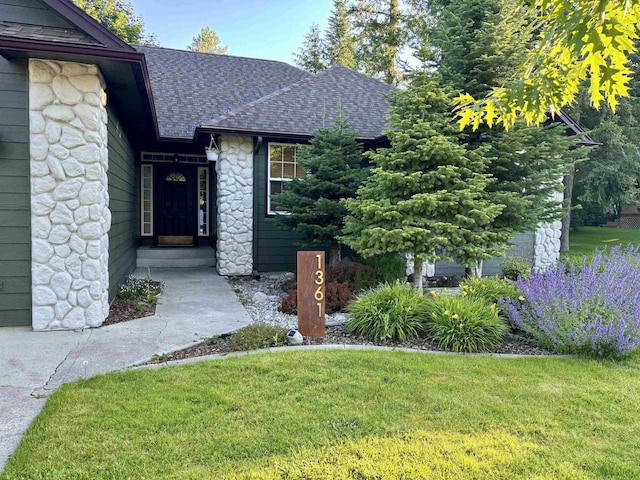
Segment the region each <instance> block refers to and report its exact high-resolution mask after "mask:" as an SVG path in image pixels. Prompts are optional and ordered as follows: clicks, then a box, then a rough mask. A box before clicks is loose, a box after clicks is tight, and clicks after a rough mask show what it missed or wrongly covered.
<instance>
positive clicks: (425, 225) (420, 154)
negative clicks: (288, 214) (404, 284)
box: [343, 72, 506, 288]
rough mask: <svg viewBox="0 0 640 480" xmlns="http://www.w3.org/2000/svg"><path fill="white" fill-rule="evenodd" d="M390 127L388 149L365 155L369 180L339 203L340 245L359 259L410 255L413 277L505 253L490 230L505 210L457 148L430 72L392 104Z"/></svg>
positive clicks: (446, 104) (478, 159)
mask: <svg viewBox="0 0 640 480" xmlns="http://www.w3.org/2000/svg"><path fill="white" fill-rule="evenodd" d="M388 127H389V128H388V129H387V130H386V131H385V132H384V134H385V135H386V136H387V137H388V138H389V140H390V142H391V147H390V148H381V149H378V150H376V151H375V152H367V154H366V155H367V156H368V157H369V159H370V160H371V161H372V162H373V163H374V164H375V168H374V169H373V171H372V175H371V177H369V179H368V180H367V181H366V182H365V183H364V185H363V186H362V187H361V188H360V189H359V190H358V196H357V198H356V199H350V200H347V201H345V204H346V206H347V208H348V210H349V213H350V215H349V216H348V217H347V218H346V220H345V235H344V237H343V239H344V242H345V243H346V244H347V245H349V246H351V247H352V248H354V249H355V250H356V251H357V252H359V253H361V254H362V255H363V256H365V257H369V256H374V255H381V254H385V253H392V252H398V253H401V252H406V253H411V254H413V257H414V259H415V271H417V272H419V271H421V269H422V263H423V262H424V261H425V260H429V261H435V260H437V259H442V258H454V257H455V256H458V255H464V256H465V257H466V258H468V259H469V260H470V262H474V263H476V262H479V261H481V260H483V259H485V258H489V257H490V256H492V255H493V254H496V253H499V252H501V251H503V247H502V245H503V244H504V242H505V240H506V238H505V236H504V234H503V233H501V232H494V231H493V230H491V228H490V226H491V223H492V221H493V220H494V219H495V218H496V217H497V216H498V215H499V214H500V212H501V211H502V209H503V206H502V205H500V204H496V203H493V202H492V201H491V199H490V198H489V197H488V195H487V194H486V188H487V186H488V185H489V184H490V183H491V179H490V178H489V176H488V175H486V174H485V173H484V170H485V164H484V162H483V158H482V156H481V155H479V154H478V153H479V152H474V151H467V150H466V149H465V147H464V146H463V145H461V144H460V142H459V132H458V129H457V126H456V125H455V124H454V123H453V117H452V115H451V99H450V97H449V95H448V94H447V93H446V92H445V91H444V90H442V89H441V88H439V87H438V86H437V84H436V81H435V80H434V79H433V78H432V77H431V76H430V75H429V74H428V73H426V72H421V73H419V74H418V75H416V76H415V77H414V78H413V80H412V82H411V84H410V85H409V87H408V88H407V89H406V90H400V91H397V92H396V93H395V94H394V95H393V96H392V97H391V109H390V114H389V117H388ZM414 284H415V285H416V286H417V287H419V288H422V277H421V276H420V275H415V276H414Z"/></svg>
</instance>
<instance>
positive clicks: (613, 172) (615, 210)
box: [566, 41, 640, 247]
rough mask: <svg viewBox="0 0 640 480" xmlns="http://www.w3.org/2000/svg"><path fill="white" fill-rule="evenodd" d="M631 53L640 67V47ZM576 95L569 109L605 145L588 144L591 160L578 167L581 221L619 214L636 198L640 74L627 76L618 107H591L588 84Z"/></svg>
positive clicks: (575, 200)
mask: <svg viewBox="0 0 640 480" xmlns="http://www.w3.org/2000/svg"><path fill="white" fill-rule="evenodd" d="M638 47H640V42H638V41H637V42H636V49H637V48H638ZM630 58H631V62H632V64H633V65H634V66H635V67H640V54H639V53H637V52H636V53H633V54H631V55H630ZM636 70H637V68H636ZM577 98H578V101H577V102H576V104H575V105H574V106H572V108H571V110H570V112H571V114H572V115H573V116H574V118H575V119H576V120H578V121H579V122H580V123H581V124H582V125H584V126H585V128H587V129H589V130H590V135H591V137H592V138H593V139H594V140H596V141H598V142H600V143H601V146H599V147H597V148H591V149H589V152H588V153H589V158H588V160H587V161H585V162H584V163H581V164H580V165H579V166H578V167H577V168H576V172H575V187H574V190H573V196H572V197H573V198H572V206H573V207H574V208H576V209H578V210H576V212H575V216H576V220H577V222H576V223H577V224H585V223H593V222H598V223H599V222H600V221H601V220H602V217H603V215H604V214H605V213H609V214H611V215H612V216H613V217H614V218H617V217H618V216H619V214H620V209H621V207H622V205H623V204H625V203H627V202H628V203H633V202H636V201H638V195H637V194H638V188H639V187H640V175H639V174H638V170H639V169H640V149H639V147H638V145H640V78H638V77H637V76H635V77H633V78H632V79H631V80H630V81H629V96H628V97H625V98H622V99H621V100H620V104H619V105H618V108H617V109H616V112H615V113H614V112H613V111H611V109H610V108H608V107H606V106H605V107H603V108H601V109H600V110H596V109H595V108H593V106H592V105H591V102H590V94H589V85H588V84H585V85H582V86H581V88H580V92H579V93H578V96H577ZM566 247H568V245H566Z"/></svg>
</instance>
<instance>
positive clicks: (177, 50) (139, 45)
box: [130, 43, 304, 72]
mask: <svg viewBox="0 0 640 480" xmlns="http://www.w3.org/2000/svg"><path fill="white" fill-rule="evenodd" d="M130 45H132V46H133V47H134V48H136V50H138V49H137V47H143V48H155V49H157V50H171V51H173V52H182V53H192V54H196V55H211V56H215V57H229V58H241V59H244V60H257V61H259V62H269V63H280V64H282V65H286V66H288V67H291V68H295V69H297V70H300V71H302V72H304V70H302V69H301V68H298V67H296V66H295V65H291V64H290V63H287V62H284V61H282V60H270V59H268V58H256V57H247V56H244V55H229V54H227V53H207V52H196V51H193V50H185V49H182V48H174V47H163V46H160V45H144V44H141V43H131V44H130Z"/></svg>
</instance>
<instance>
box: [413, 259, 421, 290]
mask: <svg viewBox="0 0 640 480" xmlns="http://www.w3.org/2000/svg"><path fill="white" fill-rule="evenodd" d="M422 263H423V260H422V257H419V256H417V255H414V256H413V286H414V287H415V288H416V289H417V290H419V291H420V293H422V292H423V288H422Z"/></svg>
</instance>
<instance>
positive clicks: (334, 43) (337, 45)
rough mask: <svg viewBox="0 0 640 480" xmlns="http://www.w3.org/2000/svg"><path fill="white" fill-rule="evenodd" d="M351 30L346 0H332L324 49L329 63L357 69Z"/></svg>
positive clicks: (355, 51) (354, 41)
mask: <svg viewBox="0 0 640 480" xmlns="http://www.w3.org/2000/svg"><path fill="white" fill-rule="evenodd" d="M352 30H353V27H352V23H351V19H350V15H349V7H348V5H347V2H346V0H333V10H332V12H331V16H330V17H329V25H328V27H327V31H326V34H325V38H326V40H325V43H326V46H325V49H326V53H327V61H328V64H329V65H342V66H343V67H347V68H351V69H352V70H357V69H358V64H357V62H356V56H357V46H356V38H355V36H354V34H353V32H352Z"/></svg>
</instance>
